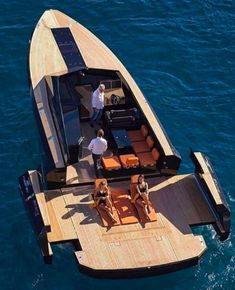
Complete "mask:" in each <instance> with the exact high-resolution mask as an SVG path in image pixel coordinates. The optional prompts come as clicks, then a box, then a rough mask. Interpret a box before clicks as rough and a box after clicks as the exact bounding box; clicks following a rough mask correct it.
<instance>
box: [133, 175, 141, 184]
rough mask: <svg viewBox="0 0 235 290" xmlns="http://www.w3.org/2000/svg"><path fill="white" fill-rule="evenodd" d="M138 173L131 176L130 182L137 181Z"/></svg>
mask: <svg viewBox="0 0 235 290" xmlns="http://www.w3.org/2000/svg"><path fill="white" fill-rule="evenodd" d="M139 176H140V175H139V174H135V175H132V176H131V183H136V184H137V183H138V178H139Z"/></svg>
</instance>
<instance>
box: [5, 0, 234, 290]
mask: <svg viewBox="0 0 235 290" xmlns="http://www.w3.org/2000/svg"><path fill="white" fill-rule="evenodd" d="M0 3H1V10H0V162H1V166H0V181H1V183H0V194H1V196H0V197H1V202H0V221H1V222H0V224H1V227H0V289H3V290H31V289H37V290H76V289H81V290H86V289H87V290H88V289H89V290H91V289H103V290H108V289H112V290H116V289H118V290H119V289H128V290H135V289H146V290H147V289H179V290H181V289H235V240H234V237H235V233H234V231H232V233H231V236H230V238H229V239H228V240H227V241H225V242H223V243H221V242H220V241H219V240H218V238H217V237H216V234H215V232H214V230H213V228H212V227H210V226H204V227H202V228H199V229H197V230H196V233H197V234H202V235H203V236H204V238H205V241H206V243H207V245H208V250H207V251H206V253H205V254H204V255H203V257H202V259H201V260H200V263H199V265H198V266H194V267H192V268H187V269H185V270H181V271H179V272H175V273H171V274H166V275H163V276H155V277H151V278H141V279H132V280H97V279H94V278H90V277H88V276H85V275H83V274H81V273H79V272H78V269H77V264H76V261H75V258H74V256H73V251H72V247H71V246H69V245H67V244H64V245H57V246H54V247H53V252H54V260H53V264H52V265H45V264H44V263H43V259H42V257H41V253H40V250H39V247H38V245H37V239H36V237H35V235H34V232H33V229H32V225H31V222H30V219H29V216H28V213H27V211H26V210H25V208H24V206H23V202H22V200H21V196H20V194H19V192H18V184H17V177H18V176H19V175H21V174H22V173H23V172H24V171H26V170H27V169H35V168H36V167H37V166H38V165H39V164H40V162H41V158H40V147H39V137H38V132H37V128H36V124H35V120H34V116H33V112H32V104H31V97H30V94H29V87H28V74H27V49H28V40H29V38H30V36H31V33H32V31H33V29H34V27H35V25H36V23H37V21H38V19H39V17H40V16H41V14H42V13H43V12H44V10H46V9H51V8H54V9H58V10H61V11H63V12H64V13H66V14H68V15H70V16H71V17H72V18H74V19H76V20H77V21H78V22H80V23H82V24H83V25H84V26H86V27H87V28H88V29H90V30H91V31H92V32H93V33H95V34H96V35H97V36H98V37H99V38H100V39H101V40H102V41H103V42H104V43H106V44H107V45H108V46H109V47H110V48H111V49H112V51H113V52H114V53H115V54H116V55H117V56H118V57H119V58H120V60H121V61H122V62H123V64H124V65H125V66H126V67H127V69H128V70H129V71H130V73H131V74H132V75H133V77H134V79H135V80H136V82H137V83H138V85H139V86H140V88H141V89H142V91H143V93H144V95H145V96H146V98H147V99H148V100H149V102H150V103H151V105H152V107H153V109H154V111H155V112H156V113H157V115H158V117H159V118H160V120H161V122H162V124H163V126H164V128H165V129H166V131H167V133H168V135H169V137H170V139H171V141H172V143H173V144H174V146H175V147H176V149H177V150H178V151H179V152H180V154H181V156H182V165H181V169H180V172H181V173H191V172H192V171H193V170H194V168H193V165H192V163H191V161H190V159H189V151H190V148H193V149H194V150H200V151H202V152H204V153H205V154H207V155H208V156H209V158H210V159H211V161H212V163H213V165H214V168H215V171H216V173H217V176H218V178H219V180H220V184H221V186H222V188H223V190H224V193H225V196H226V199H227V201H228V203H229V206H230V208H231V212H232V213H231V218H232V230H233V229H234V220H235V215H234V210H235V173H234V172H235V145H234V144H235V2H234V1H227V0H224V1H220V0H195V1H189V0H184V1H180V0H179V1H178V0H175V1H173V0H171V1H170V0H169V1H168V0H159V1H157V0H156V1H150V0H149V1H148V0H145V1H144V0H142V1H137V0H135V1H134V0H130V1H121V0H115V1H114V0H113V1H111V0H110V1H101V0H100V1H98V0H97V1H92V0H90V1H86V0H83V1H78V0H67V1H62V0H61V1H54V0H47V1H45V0H40V1H26V0H21V1H18V0H17V1H16V0H9V1H0ZM156 251H157V249H156Z"/></svg>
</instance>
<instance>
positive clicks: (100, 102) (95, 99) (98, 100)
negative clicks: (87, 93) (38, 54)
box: [92, 88, 104, 110]
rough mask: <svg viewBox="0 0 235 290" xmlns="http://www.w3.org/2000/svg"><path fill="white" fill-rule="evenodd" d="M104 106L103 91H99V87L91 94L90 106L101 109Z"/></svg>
mask: <svg viewBox="0 0 235 290" xmlns="http://www.w3.org/2000/svg"><path fill="white" fill-rule="evenodd" d="M103 107H104V92H102V93H101V92H100V91H99V88H98V89H96V90H95V91H94V92H93V94H92V108H96V109H99V110H101V109H103Z"/></svg>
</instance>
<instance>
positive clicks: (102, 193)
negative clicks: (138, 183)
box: [94, 181, 116, 223]
mask: <svg viewBox="0 0 235 290" xmlns="http://www.w3.org/2000/svg"><path fill="white" fill-rule="evenodd" d="M94 200H95V202H96V204H97V207H98V208H99V209H100V210H104V211H105V212H106V213H107V214H108V216H109V217H110V218H111V220H112V222H113V223H115V222H116V220H115V218H114V216H113V208H112V202H111V200H110V191H109V188H108V184H107V182H106V181H102V182H101V183H100V185H99V186H98V187H97V189H96V190H95V193H94Z"/></svg>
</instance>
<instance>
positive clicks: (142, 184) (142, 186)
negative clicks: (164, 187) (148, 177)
mask: <svg viewBox="0 0 235 290" xmlns="http://www.w3.org/2000/svg"><path fill="white" fill-rule="evenodd" d="M136 191H137V193H136V195H135V196H134V198H133V200H132V202H133V203H135V202H136V203H137V204H138V205H140V206H141V207H142V208H143V210H144V213H145V215H146V216H148V213H150V205H149V197H148V194H149V191H148V183H147V182H146V181H145V180H144V175H143V174H141V175H140V176H139V178H138V183H137V185H136Z"/></svg>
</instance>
